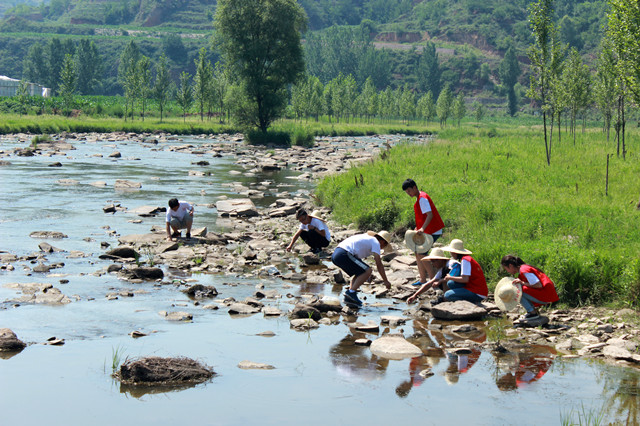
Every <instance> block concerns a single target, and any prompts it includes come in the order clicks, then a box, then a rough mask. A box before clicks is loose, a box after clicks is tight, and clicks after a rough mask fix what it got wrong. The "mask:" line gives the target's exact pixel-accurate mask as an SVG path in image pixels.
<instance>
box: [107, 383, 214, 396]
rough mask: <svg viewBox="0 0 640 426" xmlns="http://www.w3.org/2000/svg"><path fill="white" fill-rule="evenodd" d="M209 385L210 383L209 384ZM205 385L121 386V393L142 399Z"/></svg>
mask: <svg viewBox="0 0 640 426" xmlns="http://www.w3.org/2000/svg"><path fill="white" fill-rule="evenodd" d="M207 383H208V382H207ZM202 384H203V383H187V384H181V385H174V386H140V385H137V386H132V385H125V384H122V383H121V384H120V393H123V394H126V395H130V396H132V397H134V398H136V399H140V398H142V397H143V396H145V395H157V394H164V393H170V392H180V391H183V390H186V389H191V388H194V387H196V386H198V385H202Z"/></svg>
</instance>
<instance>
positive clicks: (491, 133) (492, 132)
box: [487, 127, 498, 138]
mask: <svg viewBox="0 0 640 426" xmlns="http://www.w3.org/2000/svg"><path fill="white" fill-rule="evenodd" d="M487 137H488V138H497V137H498V130H496V128H495V127H492V128H490V129H489V130H488V131H487Z"/></svg>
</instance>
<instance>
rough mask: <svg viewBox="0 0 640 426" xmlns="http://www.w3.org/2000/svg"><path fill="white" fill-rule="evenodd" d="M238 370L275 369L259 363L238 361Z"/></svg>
mask: <svg viewBox="0 0 640 426" xmlns="http://www.w3.org/2000/svg"><path fill="white" fill-rule="evenodd" d="M238 368H242V369H243V370H273V369H274V368H275V367H274V366H273V365H270V364H262V363H259V362H253V361H240V362H239V363H238Z"/></svg>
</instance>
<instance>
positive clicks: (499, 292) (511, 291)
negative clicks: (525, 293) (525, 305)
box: [493, 277, 522, 312]
mask: <svg viewBox="0 0 640 426" xmlns="http://www.w3.org/2000/svg"><path fill="white" fill-rule="evenodd" d="M513 281H515V278H513V277H504V278H503V279H501V280H500V282H498V285H496V289H495V291H494V292H493V293H494V300H495V302H496V305H498V308H500V310H501V311H504V312H509V311H512V310H513V309H514V308H515V307H516V306H518V303H520V299H521V298H522V286H521V285H520V284H514V283H513Z"/></svg>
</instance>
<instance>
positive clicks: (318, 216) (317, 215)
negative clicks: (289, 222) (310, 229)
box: [309, 210, 324, 221]
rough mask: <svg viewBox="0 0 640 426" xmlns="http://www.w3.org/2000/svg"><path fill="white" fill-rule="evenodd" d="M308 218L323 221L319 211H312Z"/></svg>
mask: <svg viewBox="0 0 640 426" xmlns="http://www.w3.org/2000/svg"><path fill="white" fill-rule="evenodd" d="M309 216H311V217H315V218H316V219H320V220H322V221H324V219H323V218H322V212H321V211H320V210H314V211H312V212H311V214H310V215H309Z"/></svg>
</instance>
